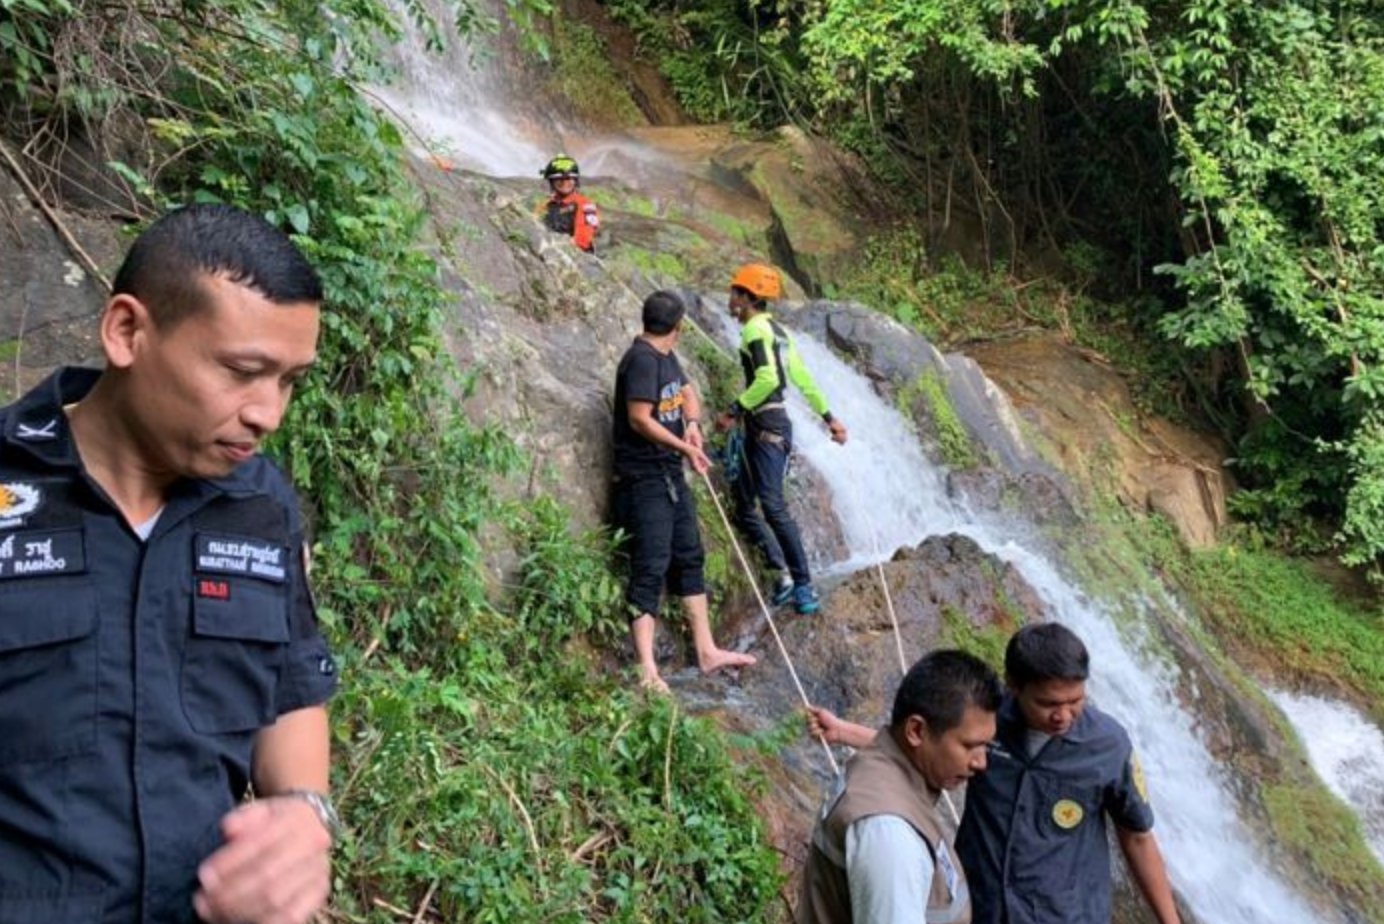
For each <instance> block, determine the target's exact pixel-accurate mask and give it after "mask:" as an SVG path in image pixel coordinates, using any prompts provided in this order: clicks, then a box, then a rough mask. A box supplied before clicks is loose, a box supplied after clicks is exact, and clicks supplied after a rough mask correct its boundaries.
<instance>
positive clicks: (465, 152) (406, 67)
mask: <svg viewBox="0 0 1384 924" xmlns="http://www.w3.org/2000/svg"><path fill="white" fill-rule="evenodd" d="M425 5H426V6H428V7H429V8H430V9H431V10H432V13H433V16H434V17H435V18H436V21H437V22H438V23H439V24H441V27H442V28H443V30H444V31H445V30H446V28H447V24H448V23H450V22H451V16H450V13H449V12H448V11H447V10H446V9H444V8H443V6H442V5H441V4H438V3H427V4H425ZM498 15H500V16H503V12H502V11H501V12H498ZM399 19H400V21H401V22H402V23H403V24H404V37H403V39H402V40H401V41H400V42H399V43H398V44H397V45H396V46H395V47H394V48H393V49H392V50H391V54H392V57H393V60H394V63H395V66H396V67H397V69H398V71H399V73H398V76H397V78H396V79H395V81H394V82H393V83H391V84H390V85H389V86H385V87H375V88H373V89H372V90H371V94H372V95H373V96H374V97H376V98H377V99H379V100H381V101H383V102H384V103H385V104H386V105H387V107H388V109H389V111H390V113H391V115H393V116H394V117H395V119H396V120H398V121H399V122H401V123H402V125H403V127H404V131H405V132H406V135H407V142H408V144H409V147H410V148H411V149H412V150H413V151H414V153H415V154H418V155H420V156H435V157H437V158H438V159H439V161H440V162H441V163H444V164H447V165H450V166H456V167H460V168H464V169H468V170H478V171H480V172H483V173H488V174H490V175H492V176H526V177H533V178H534V180H535V182H537V177H538V170H539V169H540V168H541V167H542V166H543V165H544V164H545V163H547V161H548V158H549V157H551V156H552V155H553V153H554V152H553V151H549V150H546V147H544V146H540V145H539V144H538V143H537V139H544V140H545V144H552V143H553V142H548V141H546V139H548V138H553V137H555V136H556V135H557V134H558V132H557V126H556V123H554V122H552V121H551V120H548V119H545V118H544V117H543V116H542V115H541V114H534V113H533V112H531V111H530V112H527V114H526V110H529V108H530V107H527V106H524V105H520V104H518V103H515V102H512V101H511V99H510V89H509V82H510V80H509V75H506V74H502V73H501V72H500V67H499V66H498V63H497V62H498V60H499V57H498V56H499V54H502V53H503V47H504V46H503V43H502V42H501V41H500V40H499V39H497V38H494V37H490V38H486V39H484V40H483V41H481V42H479V43H477V45H478V46H482V47H479V48H478V47H476V46H473V45H471V44H470V43H469V42H467V41H466V40H464V39H461V38H459V37H457V36H456V35H454V34H453V35H447V36H446V37H445V38H446V48H445V49H444V51H442V52H441V53H434V52H430V51H428V50H427V48H426V43H425V41H424V37H423V34H422V31H421V30H420V29H419V28H418V27H417V26H416V25H415V24H414V23H413V21H412V18H411V17H410V16H408V15H407V14H404V13H400V14H399ZM500 22H501V29H502V31H503V30H504V29H512V27H511V26H508V25H507V21H506V20H505V19H501V20H500ZM497 47H498V48H500V49H501V51H499V52H497V51H495V49H496V48H497Z"/></svg>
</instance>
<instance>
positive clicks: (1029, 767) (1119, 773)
mask: <svg viewBox="0 0 1384 924" xmlns="http://www.w3.org/2000/svg"><path fill="white" fill-rule="evenodd" d="M997 719H998V721H997V725H998V730H997V732H996V735H995V743H994V744H992V745H991V746H990V753H989V761H988V766H987V768H986V771H985V772H984V773H982V774H979V775H977V776H975V777H973V778H972V779H971V782H970V783H969V784H967V788H966V812H965V815H964V816H963V817H962V819H961V828H960V830H959V831H958V832H957V835H956V852H957V855H958V856H959V857H960V858H961V865H962V866H963V867H964V868H965V870H966V876H967V878H968V879H969V880H970V883H971V895H972V901H973V918H972V920H973V924H1001V922H1007V924H1109V921H1110V897H1111V880H1110V848H1109V845H1108V843H1107V841H1106V827H1105V817H1106V815H1109V816H1110V819H1111V820H1112V821H1113V822H1114V823H1115V824H1116V825H1117V826H1119V827H1121V828H1124V829H1126V830H1130V831H1147V830H1149V829H1151V828H1152V827H1153V808H1152V807H1151V806H1150V805H1149V801H1148V794H1147V792H1146V790H1145V784H1144V775H1143V771H1142V770H1141V769H1140V768H1139V762H1138V760H1137V759H1136V758H1135V756H1134V748H1133V746H1132V745H1131V744H1130V741H1129V736H1128V735H1127V734H1126V733H1125V730H1124V729H1123V728H1122V727H1121V726H1120V724H1119V723H1118V722H1116V721H1115V720H1114V719H1112V718H1111V717H1110V716H1108V715H1106V714H1105V713H1103V712H1101V711H1100V710H1099V709H1097V708H1095V707H1094V706H1091V705H1087V706H1086V708H1085V709H1083V710H1082V713H1081V715H1080V716H1079V717H1078V718H1077V720H1076V722H1074V723H1073V725H1072V728H1071V730H1070V731H1069V732H1067V734H1065V735H1062V736H1061V737H1055V738H1051V739H1049V740H1048V742H1047V744H1046V745H1045V746H1044V747H1043V748H1042V750H1040V751H1039V752H1038V753H1037V754H1036V755H1032V756H1030V755H1029V753H1028V741H1027V735H1028V729H1027V727H1026V725H1025V723H1024V719H1023V715H1022V714H1021V713H1020V710H1019V705H1018V703H1017V702H1016V701H1015V700H1014V698H1013V697H1012V696H1006V697H1005V699H1004V703H1003V704H1002V705H1001V706H1000V711H999V715H998V717H997Z"/></svg>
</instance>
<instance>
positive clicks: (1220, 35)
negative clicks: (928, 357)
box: [1146, 0, 1384, 563]
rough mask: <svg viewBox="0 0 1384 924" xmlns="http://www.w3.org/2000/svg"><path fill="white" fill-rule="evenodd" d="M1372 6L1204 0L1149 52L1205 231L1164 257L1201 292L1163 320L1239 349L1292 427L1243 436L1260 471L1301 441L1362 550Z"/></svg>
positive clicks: (1379, 536) (1301, 503) (1372, 306)
mask: <svg viewBox="0 0 1384 924" xmlns="http://www.w3.org/2000/svg"><path fill="white" fill-rule="evenodd" d="M1370 6H1371V4H1368V3H1364V2H1354V3H1349V2H1348V3H1342V4H1337V5H1334V6H1333V7H1329V8H1318V7H1312V6H1309V5H1305V4H1296V3H1287V4H1281V5H1274V6H1271V7H1240V6H1239V5H1236V4H1226V3H1224V2H1220V0H1204V2H1202V3H1199V4H1197V5H1196V6H1194V7H1193V8H1191V9H1190V10H1188V12H1187V14H1186V17H1185V18H1186V21H1187V23H1188V26H1189V28H1187V29H1186V30H1182V31H1180V32H1179V33H1177V34H1173V35H1169V36H1168V37H1167V38H1166V39H1165V40H1164V41H1162V42H1161V43H1159V44H1158V45H1157V46H1156V47H1155V49H1154V50H1155V54H1156V55H1157V60H1156V62H1148V63H1147V64H1146V67H1147V68H1148V69H1149V71H1150V74H1151V76H1152V77H1155V78H1157V80H1158V84H1157V92H1158V93H1159V94H1160V95H1161V97H1162V99H1163V100H1164V101H1165V105H1167V106H1169V113H1170V119H1171V120H1173V121H1174V125H1175V127H1176V133H1175V135H1174V138H1175V140H1176V143H1177V152H1178V155H1179V161H1180V162H1179V164H1178V167H1177V169H1176V171H1175V173H1174V180H1175V182H1176V184H1177V186H1178V188H1179V190H1180V192H1181V194H1182V196H1183V199H1184V203H1185V206H1186V209H1187V213H1188V214H1187V218H1186V223H1187V225H1188V226H1189V227H1191V228H1194V229H1197V230H1198V232H1200V233H1199V234H1198V238H1199V240H1198V245H1199V246H1197V247H1196V249H1195V252H1193V253H1192V254H1190V256H1189V258H1188V259H1187V260H1186V261H1185V262H1182V263H1180V264H1175V265H1168V266H1166V267H1164V270H1165V271H1166V272H1167V273H1169V274H1170V275H1171V276H1172V277H1173V278H1174V279H1175V280H1176V282H1177V284H1178V286H1179V287H1180V288H1181V289H1182V290H1183V291H1184V292H1185V293H1186V296H1187V302H1186V305H1185V306H1184V307H1182V308H1181V309H1179V310H1177V311H1175V312H1172V313H1170V314H1169V315H1168V316H1167V318H1166V319H1165V320H1164V322H1163V328H1164V330H1165V331H1166V332H1167V333H1168V335H1169V336H1172V337H1174V338H1176V339H1177V340H1178V341H1180V342H1181V343H1183V344H1185V345H1187V346H1189V347H1194V348H1215V347H1230V348H1233V349H1235V350H1237V351H1238V353H1239V355H1240V357H1241V358H1242V366H1243V369H1242V371H1243V375H1244V385H1245V387H1246V388H1247V389H1248V390H1249V392H1250V393H1251V394H1252V396H1253V400H1254V401H1256V402H1258V403H1259V405H1260V406H1261V407H1262V409H1264V410H1265V411H1267V412H1268V413H1269V414H1271V415H1272V416H1273V417H1274V418H1275V420H1276V422H1275V427H1276V429H1277V431H1278V433H1279V438H1277V439H1271V440H1262V441H1261V443H1260V446H1261V447H1262V448H1259V449H1256V448H1255V447H1253V446H1251V447H1250V448H1249V449H1248V450H1246V449H1244V448H1242V452H1241V460H1240V462H1241V467H1242V470H1243V471H1244V472H1245V473H1246V477H1247V478H1248V479H1249V480H1251V483H1252V484H1255V483H1257V484H1264V483H1270V484H1271V483H1272V482H1273V480H1274V479H1275V478H1276V477H1277V476H1279V475H1280V474H1281V464H1280V463H1281V461H1282V456H1283V455H1285V454H1288V453H1293V454H1295V455H1296V457H1297V461H1296V464H1295V465H1293V466H1291V467H1292V468H1293V469H1295V470H1300V471H1297V472H1296V478H1297V481H1298V484H1299V485H1300V490H1301V494H1300V495H1299V497H1298V503H1297V507H1298V510H1300V511H1306V510H1310V508H1311V507H1312V506H1314V505H1320V506H1322V507H1325V508H1326V509H1328V510H1337V511H1340V512H1342V513H1343V514H1344V519H1345V523H1346V526H1345V529H1344V530H1343V531H1342V534H1341V537H1340V538H1341V539H1342V541H1343V548H1344V550H1345V552H1346V555H1347V558H1348V560H1350V561H1353V562H1361V563H1363V562H1369V561H1372V560H1374V559H1376V558H1378V557H1379V556H1380V555H1381V554H1382V553H1384V524H1381V521H1380V520H1379V519H1378V517H1377V516H1375V514H1376V513H1377V511H1378V509H1379V508H1378V498H1379V497H1380V496H1381V495H1384V468H1381V467H1380V466H1378V465H1376V464H1373V463H1374V462H1375V461H1376V460H1377V459H1378V457H1379V451H1378V444H1379V435H1378V434H1379V428H1378V425H1377V423H1376V421H1377V419H1378V414H1379V410H1378V409H1379V407H1380V406H1381V399H1384V390H1381V388H1380V382H1384V378H1381V371H1380V370H1381V368H1384V367H1381V362H1382V361H1384V325H1382V324H1381V318H1384V294H1382V293H1384V261H1381V260H1380V258H1379V255H1380V253H1381V252H1384V250H1381V248H1384V224H1382V223H1381V220H1380V219H1381V216H1384V189H1382V188H1381V184H1380V183H1378V182H1377V178H1378V176H1379V174H1380V171H1381V168H1384V135H1381V133H1380V132H1379V130H1378V125H1379V124H1380V120H1381V119H1384V26H1381V23H1380V20H1379V18H1378V17H1377V16H1376V15H1372V14H1370V13H1369V12H1368V11H1367V7H1370ZM1231 75H1235V79H1233V80H1232V79H1230V77H1231ZM1313 470H1315V471H1313ZM1342 496H1344V501H1345V502H1344V505H1343V509H1342V505H1341V502H1340V498H1342Z"/></svg>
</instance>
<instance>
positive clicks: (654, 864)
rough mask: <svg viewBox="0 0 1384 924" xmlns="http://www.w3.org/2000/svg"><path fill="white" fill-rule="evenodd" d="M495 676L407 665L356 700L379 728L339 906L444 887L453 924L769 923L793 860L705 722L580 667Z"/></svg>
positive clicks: (371, 741)
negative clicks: (595, 678)
mask: <svg viewBox="0 0 1384 924" xmlns="http://www.w3.org/2000/svg"><path fill="white" fill-rule="evenodd" d="M478 666H479V668H480V669H481V670H482V672H483V675H484V676H485V677H486V678H487V680H488V681H489V685H488V686H487V687H485V688H479V687H477V686H476V685H475V684H474V683H469V682H467V681H466V680H464V679H462V677H461V676H457V677H455V678H445V677H438V676H435V675H432V674H429V673H427V672H426V671H410V670H407V669H404V668H402V667H400V666H398V665H390V666H389V667H387V668H382V669H377V670H374V671H371V672H369V673H368V674H365V673H363V674H362V675H361V680H360V682H359V683H358V684H356V685H354V686H353V687H352V688H351V689H350V690H349V692H348V693H347V694H346V696H347V697H349V699H348V700H347V701H346V702H344V703H343V705H344V706H345V707H346V708H348V709H350V710H351V711H353V712H358V713H360V714H361V715H362V719H361V722H360V724H359V726H358V728H357V731H356V735H357V738H356V741H357V743H358V746H357V747H356V748H354V749H353V751H352V754H351V757H352V758H353V759H356V761H357V762H355V763H354V764H352V765H351V766H350V767H349V768H348V772H347V774H346V776H347V779H346V782H345V784H344V785H343V788H342V792H343V795H344V796H346V797H347V798H348V799H349V800H350V803H351V804H352V806H353V807H354V811H353V819H355V835H354V838H353V840H352V842H351V843H350V845H349V848H348V849H349V852H350V854H351V862H350V865H349V867H348V872H349V875H348V878H347V880H346V882H345V890H346V892H347V895H346V896H339V903H340V900H341V899H342V898H346V897H350V898H353V899H354V903H353V904H354V905H355V906H357V907H359V908H360V909H361V910H362V911H369V910H370V908H371V905H372V904H374V905H379V904H380V903H381V902H383V903H384V906H386V908H387V906H391V905H392V906H394V907H407V908H416V907H417V906H418V905H419V904H420V903H421V896H422V895H423V894H424V893H425V892H427V891H428V890H429V889H430V888H432V889H436V891H435V892H433V893H432V894H433V898H432V908H433V910H434V913H435V914H437V915H439V916H440V917H441V919H442V920H449V921H455V920H466V921H487V922H497V924H498V922H507V921H517V920H526V921H530V920H533V921H538V920H541V921H556V922H569V924H584V922H587V921H629V922H659V921H665V920H669V919H670V918H674V917H676V918H677V919H685V920H689V921H696V922H722V921H724V922H733V921H746V920H759V919H761V918H762V916H763V914H764V912H765V908H766V907H767V905H768V903H769V902H770V901H771V900H773V899H774V898H775V897H776V889H777V886H778V884H779V874H778V871H777V860H776V857H775V855H774V854H773V852H772V851H770V850H768V849H766V845H765V844H764V843H763V839H762V834H761V833H760V829H759V826H757V825H747V824H743V823H742V822H741V819H744V818H746V817H749V816H750V815H751V814H752V806H751V804H750V801H749V800H750V798H751V797H752V796H753V795H754V793H755V792H756V790H757V788H758V785H759V784H758V783H757V782H756V780H755V779H754V778H753V777H751V778H750V779H748V780H747V779H746V778H745V777H744V775H743V774H741V775H735V776H732V775H731V774H728V773H727V772H726V769H725V768H726V767H727V765H728V764H729V763H730V760H731V756H730V755H729V753H728V752H727V751H726V750H725V749H724V747H723V746H721V745H720V744H718V740H719V738H718V735H717V734H716V733H715V731H714V729H712V728H711V727H710V726H709V725H708V724H707V723H706V722H705V721H702V720H692V719H688V718H686V717H684V716H682V715H680V714H679V713H678V712H677V711H676V708H675V707H674V706H673V705H672V704H671V703H670V701H668V700H664V699H656V700H654V701H651V702H646V703H640V702H636V701H633V700H631V699H629V698H628V696H627V694H625V693H623V692H621V691H619V690H616V689H614V688H613V687H610V686H609V685H601V686H598V687H597V688H596V689H595V690H592V689H591V684H592V680H591V678H590V677H589V675H588V673H587V672H586V671H585V670H584V669H582V667H581V666H580V665H579V664H576V663H575V662H573V661H571V660H570V659H564V658H553V659H551V660H550V661H549V662H548V664H547V665H546V667H545V673H546V674H547V675H548V676H547V677H545V679H544V681H543V683H542V684H541V685H534V684H533V681H532V680H524V681H521V680H519V678H515V677H506V676H505V675H504V673H503V672H497V671H495V670H493V668H491V667H490V666H489V665H478ZM593 693H594V694H595V695H592V694H593ZM747 784H748V785H747ZM371 920H380V921H385V920H390V918H389V917H387V916H385V915H382V914H379V913H376V914H375V916H374V917H372V918H371Z"/></svg>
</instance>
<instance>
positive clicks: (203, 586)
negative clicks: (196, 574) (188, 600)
mask: <svg viewBox="0 0 1384 924" xmlns="http://www.w3.org/2000/svg"><path fill="white" fill-rule="evenodd" d="M197 596H199V597H203V598H205V599H207V600H229V599H231V582H230V581H223V580H220V579H219V578H198V579H197Z"/></svg>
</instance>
